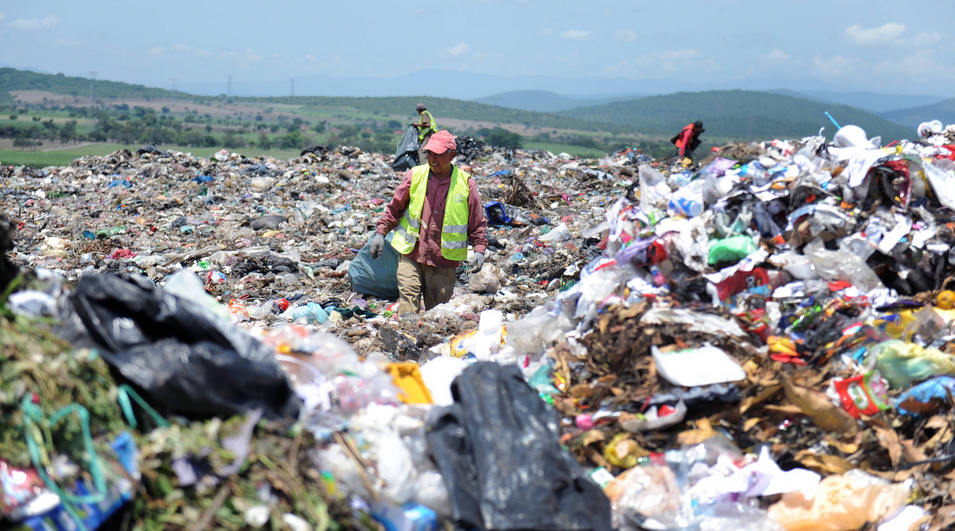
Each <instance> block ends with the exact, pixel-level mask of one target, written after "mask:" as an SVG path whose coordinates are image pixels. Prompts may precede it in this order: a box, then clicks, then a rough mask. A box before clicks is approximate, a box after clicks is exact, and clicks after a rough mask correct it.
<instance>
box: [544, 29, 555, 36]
mask: <svg viewBox="0 0 955 531" xmlns="http://www.w3.org/2000/svg"><path fill="white" fill-rule="evenodd" d="M553 34H554V28H544V29H542V30H541V37H550V36H551V35H553Z"/></svg>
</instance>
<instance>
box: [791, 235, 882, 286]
mask: <svg viewBox="0 0 955 531" xmlns="http://www.w3.org/2000/svg"><path fill="white" fill-rule="evenodd" d="M803 253H804V254H805V255H806V258H809V261H810V262H812V265H813V267H814V269H815V271H816V273H817V274H818V275H819V276H820V277H822V278H824V279H826V280H844V281H846V282H849V283H851V284H852V285H854V286H858V287H859V288H861V289H862V290H864V291H866V292H869V291H872V290H875V289H880V288H884V287H885V286H884V285H883V284H882V281H881V280H879V277H878V276H876V274H875V271H872V268H870V267H869V266H868V265H866V263H865V261H863V260H862V259H861V258H859V257H858V256H856V255H855V254H853V253H851V252H849V251H829V250H827V249H826V248H825V244H823V243H822V240H821V239H819V238H816V239H815V240H813V241H812V242H811V243H809V244H808V245H806V247H804V248H803Z"/></svg>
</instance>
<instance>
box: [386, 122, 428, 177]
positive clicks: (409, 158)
mask: <svg viewBox="0 0 955 531" xmlns="http://www.w3.org/2000/svg"><path fill="white" fill-rule="evenodd" d="M420 147H421V145H420V144H419V143H418V128H417V127H415V126H413V125H409V126H408V129H407V130H406V131H405V134H404V136H402V137H401V142H399V143H398V150H397V151H395V161H394V162H392V163H391V169H393V170H395V172H396V173H401V172H403V171H405V170H410V169H411V168H413V167H415V166H417V165H418V148H420Z"/></svg>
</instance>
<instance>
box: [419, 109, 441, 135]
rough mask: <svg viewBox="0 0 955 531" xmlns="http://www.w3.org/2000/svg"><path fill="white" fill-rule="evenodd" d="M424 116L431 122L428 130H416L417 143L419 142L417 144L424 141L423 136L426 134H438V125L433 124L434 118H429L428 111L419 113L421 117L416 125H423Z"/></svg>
mask: <svg viewBox="0 0 955 531" xmlns="http://www.w3.org/2000/svg"><path fill="white" fill-rule="evenodd" d="M426 114H427V115H428V119H429V120H431V127H429V128H428V129H418V142H419V143H420V142H421V141H422V140H424V135H426V134H428V133H437V132H438V124H436V123H434V117H433V116H431V113H430V112H428V111H423V112H422V113H421V117H420V118H419V119H418V123H419V124H423V123H424V115H426Z"/></svg>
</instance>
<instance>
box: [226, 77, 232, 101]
mask: <svg viewBox="0 0 955 531" xmlns="http://www.w3.org/2000/svg"><path fill="white" fill-rule="evenodd" d="M226 77H227V78H229V91H228V92H227V93H226V94H228V96H229V97H230V98H231V97H232V76H226Z"/></svg>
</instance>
